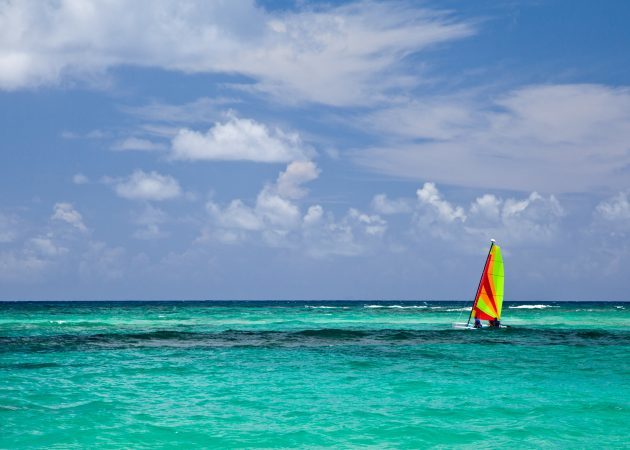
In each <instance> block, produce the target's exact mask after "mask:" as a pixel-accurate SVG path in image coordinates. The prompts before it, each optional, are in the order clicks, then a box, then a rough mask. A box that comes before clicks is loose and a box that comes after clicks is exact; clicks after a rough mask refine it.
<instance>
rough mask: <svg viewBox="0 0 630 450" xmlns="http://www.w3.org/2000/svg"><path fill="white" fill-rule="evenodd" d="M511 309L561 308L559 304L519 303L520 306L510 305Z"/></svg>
mask: <svg viewBox="0 0 630 450" xmlns="http://www.w3.org/2000/svg"><path fill="white" fill-rule="evenodd" d="M508 308H510V309H544V308H559V306H553V305H518V306H508Z"/></svg>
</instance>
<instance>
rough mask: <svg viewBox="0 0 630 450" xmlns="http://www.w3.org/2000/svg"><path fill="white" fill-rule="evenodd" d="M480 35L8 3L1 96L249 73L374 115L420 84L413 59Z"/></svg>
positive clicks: (411, 24) (271, 17)
mask: <svg viewBox="0 0 630 450" xmlns="http://www.w3.org/2000/svg"><path fill="white" fill-rule="evenodd" d="M121 18H124V20H121ZM473 32H474V30H473V28H472V26H471V25H469V24H467V23H464V22H461V21H458V20H457V19H456V18H453V17H451V16H449V15H448V14H446V13H441V12H435V11H431V10H427V9H424V8H422V7H418V6H416V5H414V4H413V3H411V4H409V3H405V2H401V3H396V4H395V5H390V4H387V5H385V4H381V3H376V2H370V1H367V2H358V3H351V4H349V5H343V6H337V7H334V6H318V7H313V8H302V10H301V11H296V12H288V11H283V12H269V11H266V10H265V9H264V8H262V7H261V6H259V5H257V4H256V3H255V2H254V1H252V0H235V1H230V2H205V1H201V0H198V1H195V0H191V1H187V2H184V3H182V2H179V1H174V0H157V1H148V0H145V1H137V2H133V3H129V2H125V1H122V0H115V1H108V2H101V1H73V0H63V1H52V0H49V1H35V0H31V1H20V2H3V3H2V4H1V6H0V88H3V89H9V90H11V89H20V88H25V87H32V86H39V85H56V84H62V83H66V82H68V81H76V80H91V81H94V79H95V78H96V79H98V77H99V76H102V74H104V73H106V71H107V70H108V69H110V68H112V67H116V66H120V65H134V66H143V67H156V68H162V69H166V70H177V71H182V72H186V73H195V72H206V73H212V72H215V73H239V74H243V75H247V76H249V77H252V78H253V79H254V80H255V84H253V85H250V87H251V86H253V89H254V90H257V91H262V92H266V93H269V94H272V95H276V96H278V98H282V99H284V100H287V99H291V100H309V101H316V102H323V103H330V104H357V103H366V102H369V101H373V100H375V99H378V98H380V96H381V95H382V93H383V92H385V91H387V89H389V88H391V87H393V86H398V85H409V84H414V83H417V81H418V80H416V79H414V78H410V77H405V76H403V73H402V72H401V70H400V67H401V66H402V65H403V64H404V58H405V57H406V56H407V55H409V54H411V53H413V52H418V51H422V50H424V49H426V48H428V47H430V46H432V45H435V44H440V43H444V42H448V41H451V40H454V39H459V38H462V37H465V36H469V35H471V34H472V33H473ZM377 78H378V79H379V82H378V83H375V82H374V81H375V80H376V79H377Z"/></svg>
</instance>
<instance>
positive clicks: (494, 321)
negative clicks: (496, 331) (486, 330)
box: [489, 319, 501, 328]
mask: <svg viewBox="0 0 630 450" xmlns="http://www.w3.org/2000/svg"><path fill="white" fill-rule="evenodd" d="M489 323H490V326H491V327H495V328H500V327H501V322H500V321H499V319H490V321H489Z"/></svg>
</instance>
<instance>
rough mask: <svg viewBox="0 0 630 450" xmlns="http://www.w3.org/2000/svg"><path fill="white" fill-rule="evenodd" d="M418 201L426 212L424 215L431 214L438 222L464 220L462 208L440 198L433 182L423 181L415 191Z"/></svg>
mask: <svg viewBox="0 0 630 450" xmlns="http://www.w3.org/2000/svg"><path fill="white" fill-rule="evenodd" d="M416 195H417V196H418V202H419V204H420V205H421V206H422V208H423V209H424V211H426V212H427V214H426V216H431V217H432V218H433V220H436V221H438V222H446V223H450V222H455V221H461V222H463V221H465V220H466V215H465V214H464V210H463V208H461V207H460V206H453V205H451V204H450V203H449V202H447V201H446V200H444V199H443V198H442V196H441V195H440V193H439V191H438V189H437V187H436V186H435V184H434V183H424V186H422V188H420V189H418V190H417V191H416Z"/></svg>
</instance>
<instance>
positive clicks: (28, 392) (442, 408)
mask: <svg viewBox="0 0 630 450" xmlns="http://www.w3.org/2000/svg"><path fill="white" fill-rule="evenodd" d="M463 306H464V305H463V304H458V303H446V302H444V303H440V302H404V303H403V302H166V303H164V302H134V303H125V302H120V303H118V302H96V303H92V302H81V303H73V302H55V303H0V448H38V447H40V448H43V447H46V448H151V449H153V448H171V447H178V448H189V447H191V446H195V447H210V448H211V447H221V448H239V447H241V448H242V447H246V448H255V447H264V448H286V447H319V448H321V447H336V448H355V447H371V448H425V447H434V448H450V447H454V446H462V447H464V446H466V447H470V446H474V447H482V448H492V447H502V446H509V447H512V448H545V447H546V448H594V447H601V448H624V447H625V448H628V446H629V443H630V426H629V424H630V304H624V303H549V302H546V303H542V302H541V303H538V304H515V303H511V304H509V303H506V305H505V307H504V313H503V322H504V323H505V324H509V325H511V327H510V328H507V329H500V330H492V329H488V330H454V329H452V328H451V323H452V322H454V321H457V319H458V316H459V319H462V318H463V319H464V320H465V319H466V317H467V314H468V313H467V311H465V310H464V309H465V308H463Z"/></svg>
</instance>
